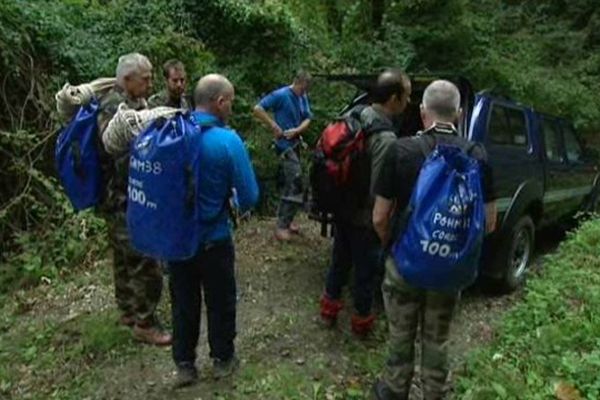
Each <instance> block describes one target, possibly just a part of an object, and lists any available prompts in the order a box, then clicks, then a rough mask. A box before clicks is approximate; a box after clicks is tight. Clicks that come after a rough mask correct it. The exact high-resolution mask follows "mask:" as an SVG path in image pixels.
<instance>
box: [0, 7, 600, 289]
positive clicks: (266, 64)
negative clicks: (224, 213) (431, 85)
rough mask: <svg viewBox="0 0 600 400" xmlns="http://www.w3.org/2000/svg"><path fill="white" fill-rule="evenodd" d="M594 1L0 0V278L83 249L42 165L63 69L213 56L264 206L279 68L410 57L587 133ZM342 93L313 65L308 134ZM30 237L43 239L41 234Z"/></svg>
mask: <svg viewBox="0 0 600 400" xmlns="http://www.w3.org/2000/svg"><path fill="white" fill-rule="evenodd" d="M596 3H597V2H596V1H595V0H576V1H571V2H566V1H564V0H545V1H543V2H527V1H522V0H514V1H510V2H503V1H500V0H483V1H472V0H450V1H441V0H410V1H404V2H398V1H391V2H390V1H387V2H385V1H383V2H382V1H370V0H327V1H318V0H290V1H286V2H283V1H281V0H259V1H250V0H205V1H199V0H173V1H166V0H146V1H143V2H136V1H128V0H110V1H87V0H86V1H83V0H69V1H43V2H42V1H35V2H34V1H26V0H8V1H2V2H0V76H1V77H2V78H3V79H2V85H1V86H0V107H1V108H2V109H3V110H4V112H2V113H0V153H1V154H2V156H0V243H1V244H0V247H1V248H0V250H1V255H0V258H2V260H0V262H7V259H8V258H10V260H9V261H8V262H9V264H10V268H8V269H7V270H10V271H13V272H14V274H13V272H11V273H10V274H9V275H11V274H12V275H14V276H13V277H12V278H6V276H4V275H3V278H1V279H5V280H6V281H7V282H8V281H10V282H15V281H19V280H20V279H19V278H18V277H17V275H18V274H17V271H19V272H18V273H19V274H20V273H22V274H24V277H25V278H24V279H23V280H22V281H23V282H34V281H35V280H36V279H39V277H41V276H48V275H56V274H58V273H59V272H60V270H61V269H62V267H63V266H67V265H74V264H79V263H80V262H81V260H82V257H83V259H85V257H84V253H86V251H85V250H84V248H83V247H84V246H85V243H84V242H83V243H82V242H81V241H78V235H79V233H80V231H79V228H78V226H79V224H81V221H82V219H81V218H84V219H85V218H88V217H79V216H74V215H73V214H72V213H70V212H69V210H68V206H67V205H66V203H65V199H64V197H63V196H61V195H60V194H59V193H60V189H59V188H58V186H57V184H56V181H54V180H53V179H52V178H48V177H50V176H53V175H54V172H53V162H52V143H53V142H54V139H55V136H54V135H53V131H54V130H55V129H56V128H57V126H58V123H57V121H56V120H54V119H53V110H54V104H53V99H52V95H53V93H54V92H55V91H56V89H58V88H59V87H60V86H61V85H62V84H63V83H64V82H65V81H67V80H68V81H70V82H72V83H80V82H84V81H88V80H91V79H93V78H96V77H98V76H110V75H113V74H114V68H115V64H116V62H117V59H118V57H119V56H120V55H122V54H124V53H127V52H132V51H138V52H141V53H145V54H147V55H148V56H149V58H150V59H151V61H152V62H153V64H154V65H155V71H156V72H157V73H155V87H156V88H157V89H159V88H160V87H162V86H163V80H162V77H161V74H160V68H159V67H160V65H162V63H163V62H164V61H165V60H166V59H168V58H173V57H176V58H179V59H181V60H182V61H183V62H184V64H185V65H186V67H187V70H188V76H189V78H190V81H191V82H193V81H194V80H195V79H196V78H198V77H199V76H201V75H203V74H205V73H207V72H213V71H218V72H221V73H224V74H225V75H227V76H228V77H229V78H230V80H231V81H232V82H233V83H234V85H235V87H236V104H235V115H234V117H233V119H232V120H231V121H230V122H231V125H232V126H234V127H235V128H236V129H237V130H239V131H240V133H241V134H242V135H243V136H244V137H245V138H246V139H247V143H248V145H249V147H250V150H251V152H252V157H253V161H254V163H255V166H256V170H257V173H258V175H259V177H260V178H261V184H262V186H263V196H264V197H265V198H266V199H267V201H266V204H267V206H266V207H263V211H269V210H272V208H273V207H272V205H274V201H273V198H274V197H275V195H276V192H277V191H276V185H275V178H276V175H277V166H276V164H277V159H276V158H275V156H274V153H273V151H272V150H271V149H270V142H271V135H270V133H269V132H268V130H266V129H264V128H263V127H262V126H260V125H259V124H258V123H257V122H256V121H255V120H254V119H253V118H252V116H251V109H252V107H253V106H254V104H256V102H257V101H258V99H259V98H260V96H261V95H262V94H264V93H266V92H267V91H270V90H272V89H273V88H275V87H277V86H280V85H283V84H288V83H289V82H290V80H291V78H292V76H293V73H294V71H295V70H297V69H299V68H307V69H309V70H310V71H311V72H313V73H368V72H377V71H378V70H380V69H381V68H382V67H386V66H400V67H403V68H406V69H407V70H408V71H409V72H413V73H417V72H424V71H450V72H455V73H459V74H462V75H465V76H466V77H468V78H469V79H470V80H472V81H473V82H474V83H475V86H476V88H479V89H484V88H496V89H497V90H499V91H501V92H504V93H505V94H507V95H509V96H511V97H514V98H515V99H517V100H519V101H522V102H524V103H527V104H531V105H532V106H534V107H535V108H536V109H539V110H542V111H546V112H550V113H555V114H560V115H564V116H568V117H571V118H573V119H574V121H575V123H576V126H577V127H578V128H579V129H580V131H581V132H583V133H584V134H587V137H589V138H593V137H594V136H593V135H590V134H589V133H595V132H596V131H597V130H598V129H600V109H599V108H598V107H597V106H596V103H597V99H598V96H597V93H599V92H600V79H598V78H599V77H600V51H599V50H600V36H599V33H598V32H600V11H599V10H598V7H597V4H596ZM376 4H379V5H380V6H381V5H383V6H384V8H383V12H384V13H383V21H382V24H381V25H380V26H376V25H377V24H376V23H374V21H373V17H374V14H377V12H374V7H376ZM353 95H354V92H353V90H352V89H351V88H347V87H343V85H332V84H327V83H325V82H324V81H322V80H320V79H317V80H316V81H315V84H314V85H313V91H312V93H311V100H312V106H313V111H314V114H315V120H314V121H313V123H312V126H311V129H310V131H309V132H308V134H307V135H306V142H307V143H308V144H309V145H311V144H313V143H314V141H315V138H316V136H317V134H318V133H319V132H320V131H321V129H322V128H323V126H324V125H325V124H326V123H327V122H328V121H329V120H330V119H331V118H332V116H334V115H335V113H336V112H337V111H339V110H340V109H341V108H342V107H343V106H344V105H345V104H346V102H347V101H348V99H349V98H350V97H352V96H353ZM94 224H95V223H94ZM94 224H92V225H94ZM60 231H64V232H62V233H60ZM94 232H95V233H97V234H100V233H101V230H100V229H98V230H94ZM39 238H44V239H47V240H48V242H49V243H52V246H53V247H52V249H53V250H52V251H49V250H48V249H49V248H50V247H44V246H43V245H42V244H40V243H41V241H40V240H38V239H39ZM61 241H63V242H64V243H67V244H66V245H63V246H61V245H60V244H59V243H60V242H61ZM90 242H93V243H101V242H102V241H101V240H100V241H98V240H93V239H91V240H90ZM68 243H77V244H76V245H75V244H72V245H69V244H68ZM49 246H50V245H49ZM72 246H75V247H76V249H75V250H73V249H72V248H71V247H72ZM102 247H103V246H99V247H98V249H95V250H91V251H92V253H89V254H96V253H94V252H95V251H99V249H101V248H102ZM61 251H62V252H64V253H63V254H60V253H61ZM21 253H24V254H22V255H20V254H21ZM40 253H43V254H44V255H43V256H41V255H40ZM68 260H72V262H70V261H68ZM42 264H43V265H44V267H40V265H42Z"/></svg>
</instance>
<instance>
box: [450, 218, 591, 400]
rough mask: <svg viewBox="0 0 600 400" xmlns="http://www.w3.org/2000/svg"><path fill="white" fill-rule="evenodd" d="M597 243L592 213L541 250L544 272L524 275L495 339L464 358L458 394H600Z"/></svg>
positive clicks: (491, 396) (512, 396)
mask: <svg viewBox="0 0 600 400" xmlns="http://www.w3.org/2000/svg"><path fill="white" fill-rule="evenodd" d="M599 247H600V220H598V219H595V220H591V221H588V222H586V223H585V224H583V225H582V226H581V228H580V229H579V230H578V231H577V232H575V233H573V234H571V235H570V236H569V238H568V240H567V241H566V242H564V243H563V244H562V245H561V246H560V249H559V251H558V252H557V253H556V254H554V255H551V256H549V257H547V258H546V260H545V262H544V271H543V274H542V275H541V276H539V277H536V279H533V280H531V282H529V284H528V286H527V293H526V295H525V298H524V300H523V301H522V302H521V303H519V304H518V305H517V306H516V307H515V308H514V309H513V310H511V311H510V312H509V313H508V315H507V316H506V317H505V319H504V320H503V321H502V323H501V325H500V326H499V330H498V333H497V337H496V339H495V340H494V342H493V343H492V344H491V345H489V346H488V347H486V348H484V349H483V350H480V351H477V352H476V353H475V354H474V355H473V356H472V357H471V358H470V359H469V361H468V363H467V365H466V367H465V371H464V372H462V374H461V376H460V377H459V379H458V383H457V390H458V396H457V398H460V399H473V400H476V399H482V400H483V399H532V400H533V399H546V398H550V397H552V398H554V397H555V396H557V395H556V394H555V392H556V391H557V390H563V389H561V388H575V389H577V390H579V391H580V392H581V393H582V394H583V396H584V397H585V398H587V399H590V400H591V399H598V398H600V381H599V380H598V368H600V348H599V346H598V345H599V344H600V343H599V341H598V338H599V337H600V323H598V321H597V310H598V309H599V308H600V275H599V274H598V270H599V268H600V259H599V258H598V248H599ZM571 390H572V389H571ZM570 398H576V397H570Z"/></svg>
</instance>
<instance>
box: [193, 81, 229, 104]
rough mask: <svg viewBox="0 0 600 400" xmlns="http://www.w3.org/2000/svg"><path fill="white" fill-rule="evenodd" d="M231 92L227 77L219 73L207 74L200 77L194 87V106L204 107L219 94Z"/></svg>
mask: <svg viewBox="0 0 600 400" xmlns="http://www.w3.org/2000/svg"><path fill="white" fill-rule="evenodd" d="M230 93H233V85H232V84H231V82H229V79H227V78H225V77H224V76H223V75H219V74H208V75H205V76H203V77H202V78H200V80H199V81H198V83H197V84H196V88H195V89H194V102H195V103H196V106H201V107H206V106H208V105H209V104H210V103H211V102H213V101H215V100H216V99H217V98H218V97H219V96H223V95H226V94H230Z"/></svg>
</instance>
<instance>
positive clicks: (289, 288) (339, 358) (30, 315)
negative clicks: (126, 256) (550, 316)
mask: <svg viewBox="0 0 600 400" xmlns="http://www.w3.org/2000/svg"><path fill="white" fill-rule="evenodd" d="M272 224H273V222H272V221H270V220H262V221H259V220H258V221H252V222H251V223H249V224H247V225H245V226H244V227H243V228H242V229H241V232H239V233H238V237H237V239H236V241H237V259H238V263H237V270H238V286H239V304H238V332H239V333H238V337H237V341H236V343H237V349H238V354H239V357H240V359H241V361H242V368H241V369H240V371H239V372H238V374H237V375H236V376H235V378H234V379H231V380H224V381H220V382H215V381H213V380H212V379H211V377H210V368H209V366H210V363H209V360H208V359H207V353H208V349H207V344H206V329H205V328H206V325H205V323H204V321H203V324H202V338H201V340H200V347H199V359H198V366H199V367H200V368H201V382H200V383H199V384H198V385H196V386H194V387H192V388H188V389H184V390H179V391H172V390H171V389H170V384H171V382H172V380H173V377H174V375H173V371H174V367H173V364H172V361H171V357H170V351H169V349H160V348H155V347H149V346H143V345H139V344H136V343H129V344H128V346H127V350H126V351H123V352H122V353H121V352H115V354H113V355H111V356H110V357H107V358H105V359H103V360H102V362H98V363H94V362H93V361H91V362H88V363H86V364H85V369H84V370H82V371H80V372H81V373H80V375H77V374H75V377H76V378H77V379H81V382H82V383H81V385H79V386H77V385H75V387H77V390H72V389H69V390H67V391H65V392H60V391H59V392H56V393H58V395H57V398H65V399H67V398H68V399H71V398H84V399H132V400H136V399H140V400H141V399H144V400H146V399H180V400H200V399H201V400H207V399H278V400H279V399H327V400H331V399H348V398H350V399H362V398H368V397H366V396H367V394H368V393H369V388H370V384H371V382H372V380H373V379H374V378H375V375H376V374H377V373H378V372H379V370H380V368H381V366H382V365H383V361H384V359H385V353H386V346H385V337H386V326H385V325H386V324H385V320H384V319H383V318H381V319H380V320H379V321H378V326H377V329H376V331H375V334H374V335H373V337H372V338H371V339H369V340H367V341H358V340H356V339H355V338H354V337H353V336H352V334H351V333H350V329H349V325H350V324H349V316H350V315H349V314H350V313H349V311H348V307H347V308H346V309H345V310H344V311H343V313H342V316H341V320H340V321H339V322H340V323H339V324H338V327H337V328H336V329H334V330H325V329H324V328H322V327H321V326H320V325H319V323H318V318H317V313H318V298H319V295H320V293H321V291H322V288H323V282H324V276H325V271H326V269H327V265H328V262H329V241H328V240H325V239H323V238H321V237H320V236H319V229H318V226H317V225H316V224H314V223H311V222H309V221H303V223H302V228H303V235H302V236H298V237H296V238H295V240H294V242H293V243H291V244H280V243H277V242H275V241H274V240H273V239H272V235H271V229H272ZM104 264H105V263H99V265H98V270H96V272H87V273H85V274H84V276H83V277H80V278H79V279H78V280H77V281H75V282H71V283H66V284H65V285H64V286H61V288H60V291H61V293H62V294H60V295H57V294H56V293H55V291H56V289H52V286H50V287H48V288H47V289H44V288H41V289H37V291H38V293H40V292H41V293H43V292H47V294H48V295H47V299H48V300H44V299H38V300H36V301H33V302H32V304H30V305H29V306H28V307H29V308H30V309H29V310H27V311H26V312H25V313H23V314H22V317H21V319H20V323H26V321H27V319H40V318H41V319H48V320H54V321H56V320H59V321H61V323H66V324H68V323H69V321H72V320H76V319H77V318H78V317H79V316H81V315H84V314H85V315H94V313H97V312H99V311H100V310H107V309H110V308H111V307H112V290H111V284H110V275H109V274H108V273H107V268H106V267H107V266H106V265H104ZM519 296H520V295H519V293H516V294H513V295H510V296H503V297H494V298H492V297H487V296H484V295H483V294H481V293H480V292H479V291H477V290H474V291H471V292H469V293H467V294H466V295H465V296H464V298H463V301H462V303H461V306H460V309H459V312H458V315H457V318H456V323H455V324H454V330H453V335H452V349H453V350H452V361H453V365H455V366H458V365H460V361H461V360H462V359H463V357H464V354H465V353H466V352H468V351H469V350H471V349H473V348H475V347H476V346H478V345H480V344H481V343H484V342H486V341H488V340H491V338H492V337H493V332H494V331H493V324H494V322H495V321H496V320H497V319H498V318H499V317H500V316H501V315H502V313H503V312H504V311H505V310H506V309H508V308H509V307H510V305H511V304H513V303H514V302H515V301H517V300H518V298H519ZM168 308H169V306H168V299H166V298H165V299H163V302H162V304H161V307H160V310H161V312H160V313H161V315H162V318H163V320H166V321H168V320H169V319H170V318H169V315H168ZM38 322H39V321H38ZM63 334H64V333H63ZM59 377H60V374H59V372H58V371H56V372H53V373H49V374H48V376H47V378H46V379H48V380H52V379H58V378H59ZM32 382H34V383H32ZM35 382H37V381H35V380H33V381H31V382H29V385H30V386H31V387H28V388H27V390H25V389H24V390H23V391H22V392H21V394H23V393H24V394H25V397H15V398H45V397H44V396H39V395H40V392H38V390H41V388H39V384H37V386H38V388H36V387H35V386H36V384H35ZM44 382H45V381H44ZM21 384H22V385H25V386H24V387H26V386H27V385H28V381H27V379H24V380H23V381H22V382H21ZM45 384H46V385H47V386H51V385H52V382H45ZM48 391H49V388H48V387H46V388H45V389H44V392H46V393H48ZM12 393H15V392H14V391H13V392H12ZM61 393H63V394H61ZM29 394H30V395H31V396H30V395H29ZM0 397H1V396H0Z"/></svg>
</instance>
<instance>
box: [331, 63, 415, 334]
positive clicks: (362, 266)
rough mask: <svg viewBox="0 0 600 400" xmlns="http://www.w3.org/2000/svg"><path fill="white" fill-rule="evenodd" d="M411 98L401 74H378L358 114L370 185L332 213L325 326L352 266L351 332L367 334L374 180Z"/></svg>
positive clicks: (374, 257) (374, 241)
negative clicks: (367, 101)
mask: <svg viewBox="0 0 600 400" xmlns="http://www.w3.org/2000/svg"><path fill="white" fill-rule="evenodd" d="M410 94H411V83H410V79H409V78H408V76H407V75H406V74H405V73H404V72H402V71H400V70H396V69H391V70H387V71H384V72H383V73H381V74H380V75H379V77H378V79H377V83H376V85H375V88H374V89H373V93H371V98H372V100H373V103H372V104H371V105H370V106H368V107H365V108H364V109H363V110H361V111H360V122H361V127H362V129H363V131H364V132H367V134H368V135H369V136H368V138H367V155H368V157H369V160H370V164H369V171H363V172H366V174H365V175H366V178H365V179H368V180H369V182H368V185H360V186H361V187H364V188H365V189H364V191H363V192H361V193H351V196H349V197H348V198H347V199H345V200H344V202H343V204H341V205H340V207H339V210H337V212H336V213H335V215H334V220H335V233H334V239H333V256H332V263H331V267H330V268H329V272H328V274H327V281H326V285H325V291H324V292H323V295H322V296H321V318H322V319H323V321H324V322H325V323H326V324H327V325H333V324H334V323H335V322H336V320H337V314H338V312H339V311H340V310H341V308H342V303H341V295H342V288H343V287H344V286H345V285H346V283H347V282H348V278H349V273H350V270H351V269H352V268H354V279H353V284H354V287H353V290H352V297H353V300H354V315H353V316H352V331H353V332H354V333H355V334H357V335H358V336H364V335H366V334H368V333H369V332H370V331H371V330H372V328H373V323H374V321H375V317H374V315H373V314H371V306H372V302H373V281H374V277H375V275H376V271H377V269H378V268H379V264H380V258H381V245H380V242H379V239H378V238H377V235H376V234H375V231H374V230H373V224H372V222H371V221H372V220H371V218H372V217H371V216H372V212H373V204H374V196H373V189H372V188H373V182H374V180H375V177H376V176H377V175H378V174H379V170H380V168H381V165H382V162H383V157H384V154H385V152H386V150H387V149H388V147H389V146H390V145H391V144H392V143H394V142H395V140H396V133H395V131H394V126H393V123H392V119H393V118H394V117H395V116H397V115H399V114H401V113H402V112H403V111H404V109H405V108H406V105H407V104H408V101H409V98H410ZM357 179H359V178H357ZM360 179H362V178H360Z"/></svg>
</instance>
